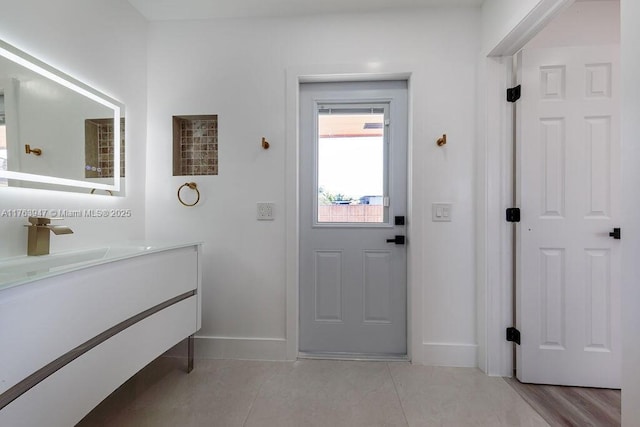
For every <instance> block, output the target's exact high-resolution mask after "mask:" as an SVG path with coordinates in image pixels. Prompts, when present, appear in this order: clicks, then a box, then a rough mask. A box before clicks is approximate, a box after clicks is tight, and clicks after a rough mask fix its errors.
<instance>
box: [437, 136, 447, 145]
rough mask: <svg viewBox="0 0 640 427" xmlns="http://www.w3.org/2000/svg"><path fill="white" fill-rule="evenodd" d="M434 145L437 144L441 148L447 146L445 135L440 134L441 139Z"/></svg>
mask: <svg viewBox="0 0 640 427" xmlns="http://www.w3.org/2000/svg"><path fill="white" fill-rule="evenodd" d="M436 144H438V147H442V146H443V145H446V144H447V134H446V133H445V134H442V138H438V140H437V141H436Z"/></svg>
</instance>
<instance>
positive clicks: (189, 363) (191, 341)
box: [187, 335, 195, 373]
mask: <svg viewBox="0 0 640 427" xmlns="http://www.w3.org/2000/svg"><path fill="white" fill-rule="evenodd" d="M194 342H195V338H194V336H193V335H189V338H187V373H190V372H191V371H193V344H194Z"/></svg>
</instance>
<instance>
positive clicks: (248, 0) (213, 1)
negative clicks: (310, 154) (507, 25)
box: [128, 0, 483, 21]
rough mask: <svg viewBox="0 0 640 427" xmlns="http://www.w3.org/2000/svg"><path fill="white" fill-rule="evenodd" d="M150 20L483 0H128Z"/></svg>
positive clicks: (313, 12)
mask: <svg viewBox="0 0 640 427" xmlns="http://www.w3.org/2000/svg"><path fill="white" fill-rule="evenodd" d="M128 1H129V3H131V5H132V6H133V7H135V8H136V9H138V10H139V11H140V13H141V14H142V15H143V16H144V17H145V18H147V19H148V20H149V21H166V20H182V19H215V18H246V17H274V16H300V15H317V14H326V13H349V12H351V13H361V12H371V11H381V10H388V9H395V10H398V9H412V8H420V7H429V6H480V5H481V4H482V2H483V0H128Z"/></svg>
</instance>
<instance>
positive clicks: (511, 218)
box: [507, 208, 520, 222]
mask: <svg viewBox="0 0 640 427" xmlns="http://www.w3.org/2000/svg"><path fill="white" fill-rule="evenodd" d="M507 222H520V208H509V209H507Z"/></svg>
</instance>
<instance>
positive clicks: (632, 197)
mask: <svg viewBox="0 0 640 427" xmlns="http://www.w3.org/2000/svg"><path fill="white" fill-rule="evenodd" d="M621 9H622V13H621V16H622V40H621V60H622V201H623V202H622V203H623V205H622V212H623V213H624V215H625V217H624V219H623V225H622V227H623V230H624V231H623V233H624V234H623V236H624V237H623V239H624V240H621V243H622V244H623V247H622V254H623V255H622V257H623V258H622V337H623V338H622V425H623V426H628V427H631V426H640V405H638V402H640V336H639V335H638V325H640V307H639V305H640V286H639V285H638V278H639V277H640V264H639V263H638V260H639V259H640V220H639V219H638V211H639V210H640V192H638V183H639V182H640V168H638V164H640V144H638V135H640V120H638V117H640V101H639V100H640V83H639V82H638V76H639V75H640V43H638V41H639V40H640V27H639V26H638V19H640V2H638V1H637V0H621Z"/></svg>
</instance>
